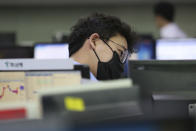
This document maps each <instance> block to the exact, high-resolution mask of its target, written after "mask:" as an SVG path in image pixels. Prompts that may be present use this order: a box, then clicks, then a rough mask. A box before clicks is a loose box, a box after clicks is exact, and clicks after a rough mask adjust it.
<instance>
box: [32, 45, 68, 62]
mask: <svg viewBox="0 0 196 131" xmlns="http://www.w3.org/2000/svg"><path fill="white" fill-rule="evenodd" d="M34 58H36V59H67V58H69V50H68V44H61V43H59V44H58V43H54V44H52V43H40V44H36V45H35V49H34Z"/></svg>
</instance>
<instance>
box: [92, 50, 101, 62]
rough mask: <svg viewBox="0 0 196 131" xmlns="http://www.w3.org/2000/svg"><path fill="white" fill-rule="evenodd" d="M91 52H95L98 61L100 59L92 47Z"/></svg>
mask: <svg viewBox="0 0 196 131" xmlns="http://www.w3.org/2000/svg"><path fill="white" fill-rule="evenodd" d="M93 52H94V53H95V55H96V57H97V59H98V61H100V59H99V57H98V55H97V53H96V52H95V50H94V49H93Z"/></svg>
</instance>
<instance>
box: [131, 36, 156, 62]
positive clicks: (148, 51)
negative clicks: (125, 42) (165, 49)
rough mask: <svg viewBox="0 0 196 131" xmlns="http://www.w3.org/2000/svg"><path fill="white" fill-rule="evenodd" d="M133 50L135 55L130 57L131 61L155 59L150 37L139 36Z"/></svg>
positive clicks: (153, 45)
mask: <svg viewBox="0 0 196 131" xmlns="http://www.w3.org/2000/svg"><path fill="white" fill-rule="evenodd" d="M134 48H135V49H136V53H133V54H132V55H131V59H136V60H150V59H154V58H155V43H154V39H153V37H152V36H151V35H141V36H140V37H139V40H138V42H137V43H136V45H135V47H134Z"/></svg>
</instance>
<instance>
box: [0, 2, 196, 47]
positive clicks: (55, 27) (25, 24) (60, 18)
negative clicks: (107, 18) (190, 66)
mask: <svg viewBox="0 0 196 131" xmlns="http://www.w3.org/2000/svg"><path fill="white" fill-rule="evenodd" d="M96 11H98V12H105V13H107V14H111V15H115V16H118V17H120V18H121V19H122V20H123V21H125V22H127V23H128V24H129V25H131V26H132V28H134V30H136V31H137V32H139V33H152V34H153V35H154V36H155V37H158V36H159V34H158V29H157V28H156V26H155V25H154V24H155V23H154V17H153V14H152V5H127V6H125V5H123V6H120V7H118V6H116V5H115V6H105V7H104V6H98V7H96V6H82V7H80V6H76V7H73V6H71V7H66V6H64V7H7V8H5V7H2V8H0V31H16V32H17V42H18V43H19V44H21V45H32V43H31V42H33V41H35V42H40V41H42V42H43V41H51V37H52V35H53V34H54V33H55V32H58V31H60V32H61V31H63V32H67V33H68V32H69V31H70V27H71V26H72V25H73V24H74V23H75V22H76V21H77V19H78V18H80V17H82V16H86V15H88V14H90V13H91V12H96ZM194 12H196V8H195V5H190V4H189V5H177V16H176V21H177V23H178V24H179V25H180V27H181V28H182V29H183V30H184V31H185V32H187V34H188V36H190V37H193V36H196V15H195V13H194Z"/></svg>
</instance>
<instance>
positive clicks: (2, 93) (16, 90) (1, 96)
mask: <svg viewBox="0 0 196 131" xmlns="http://www.w3.org/2000/svg"><path fill="white" fill-rule="evenodd" d="M6 89H8V90H9V91H10V92H12V93H14V94H18V88H16V89H15V90H12V89H11V88H10V87H9V85H8V86H6V87H3V91H2V92H1V95H0V99H2V98H3V97H4V95H5V90H6Z"/></svg>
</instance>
